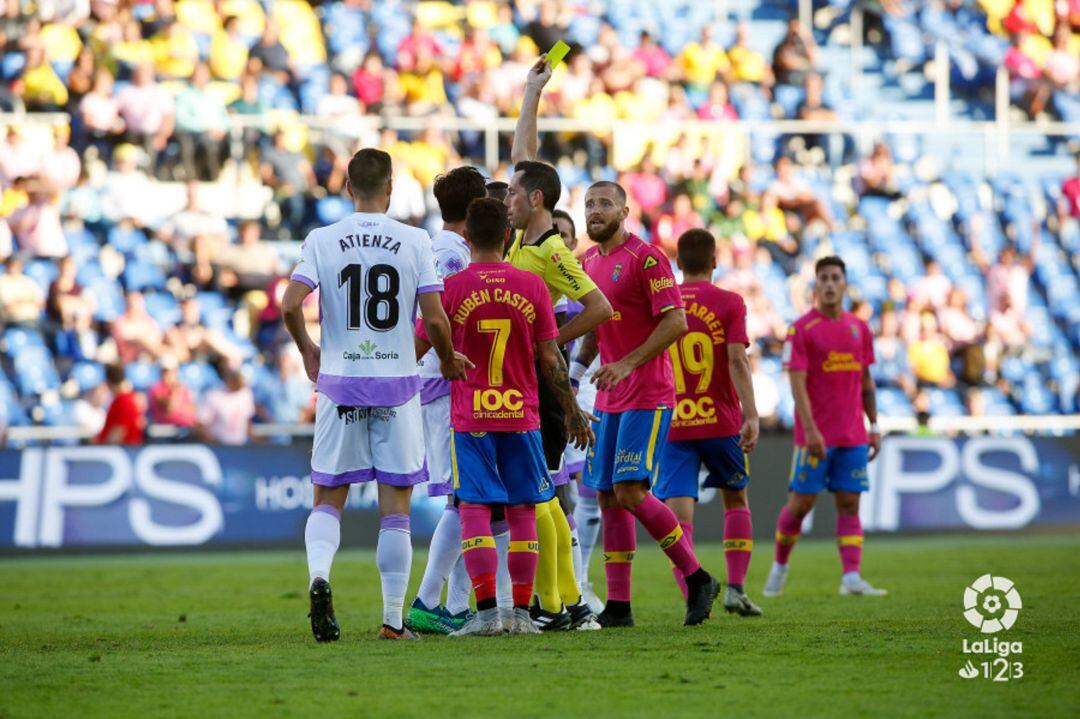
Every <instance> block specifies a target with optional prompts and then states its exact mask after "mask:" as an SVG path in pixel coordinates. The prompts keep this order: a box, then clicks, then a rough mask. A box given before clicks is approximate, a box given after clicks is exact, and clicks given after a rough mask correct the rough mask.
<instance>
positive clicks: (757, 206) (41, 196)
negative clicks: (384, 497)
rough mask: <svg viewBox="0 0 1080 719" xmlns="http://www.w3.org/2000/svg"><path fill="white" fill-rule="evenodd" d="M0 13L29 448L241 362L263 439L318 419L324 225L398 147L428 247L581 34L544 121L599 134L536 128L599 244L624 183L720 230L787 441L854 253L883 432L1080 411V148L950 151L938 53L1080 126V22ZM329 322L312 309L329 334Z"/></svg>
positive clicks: (657, 8)
mask: <svg viewBox="0 0 1080 719" xmlns="http://www.w3.org/2000/svg"><path fill="white" fill-rule="evenodd" d="M0 5H2V6H3V7H4V10H5V12H4V13H2V16H0V47H2V48H3V61H2V63H0V111H8V113H9V114H6V115H0V126H5V128H6V129H5V130H4V131H3V133H0V134H2V135H3V139H2V141H0V189H2V197H0V255H2V256H5V257H7V260H6V261H5V266H4V274H3V276H0V321H2V322H3V327H4V329H3V331H2V335H0V345H2V346H0V351H2V369H3V373H2V376H0V402H3V403H4V405H5V406H6V410H5V412H4V413H3V414H4V415H5V416H6V419H7V422H8V424H9V425H11V426H25V425H32V424H41V425H50V426H60V425H72V424H78V425H80V426H82V427H83V428H84V430H85V431H86V432H88V433H92V432H93V431H94V428H95V426H100V422H101V418H102V406H103V404H104V403H105V402H106V400H105V392H104V389H103V387H102V380H103V372H102V366H103V364H105V363H108V362H111V361H115V360H120V361H123V362H124V363H125V364H127V366H128V378H129V380H130V381H131V383H132V384H133V385H134V387H135V388H136V389H137V390H139V391H140V392H150V391H151V388H153V387H155V386H156V385H157V384H158V383H159V381H161V377H162V366H163V365H164V366H172V365H174V364H175V365H176V366H177V367H178V373H177V378H178V379H177V380H176V381H177V382H179V383H181V384H182V385H183V386H184V387H186V388H187V389H188V390H189V391H190V392H191V393H192V394H193V395H194V396H195V398H196V400H197V399H198V398H199V397H200V396H202V395H203V394H204V393H205V392H206V391H208V390H210V389H213V388H216V387H218V386H220V384H221V381H220V378H219V376H218V372H217V370H216V369H215V365H217V366H218V367H219V368H220V367H221V366H222V365H221V363H224V364H225V365H227V366H230V367H233V368H240V369H241V370H242V373H243V374H244V376H245V379H246V382H247V384H248V385H250V386H251V387H252V389H253V392H254V395H255V398H256V402H257V404H258V405H259V411H258V415H257V416H258V421H265V422H275V423H294V422H297V421H300V420H301V419H303V418H306V417H309V416H310V406H307V405H304V403H302V402H297V401H295V398H296V397H297V394H298V392H297V389H296V387H297V383H301V382H305V381H306V380H305V378H304V376H303V371H302V368H301V367H300V366H299V365H298V363H297V362H296V361H295V358H287V359H285V358H286V357H287V353H283V352H282V351H281V349H280V348H281V345H282V343H283V341H284V340H285V338H286V337H285V334H284V331H283V328H282V326H281V318H280V313H279V311H278V304H279V302H280V298H281V294H282V292H283V289H284V284H285V282H284V280H283V279H282V278H283V277H285V276H287V272H288V269H289V266H290V265H291V263H292V262H293V261H295V259H296V257H297V253H298V248H299V242H298V240H300V239H302V237H303V235H304V234H305V232H306V231H307V230H308V229H310V228H311V227H313V226H315V225H318V224H325V223H329V222H333V221H335V220H336V219H338V218H340V217H342V216H343V215H344V214H346V213H348V212H350V211H351V204H350V202H349V201H348V200H347V198H345V197H344V196H343V193H344V189H343V185H344V166H345V162H346V161H347V159H348V157H349V156H350V154H351V151H352V150H353V149H354V148H355V147H357V146H363V145H379V146H381V147H384V148H385V149H388V150H389V151H390V152H391V154H392V155H393V156H394V158H395V161H396V173H397V174H396V177H395V197H394V198H393V200H392V203H391V214H392V215H394V216H396V217H398V218H400V219H403V220H406V221H411V222H415V223H417V224H420V225H423V226H425V227H428V228H429V229H430V228H437V223H438V219H437V212H436V211H435V210H436V208H435V204H434V199H433V197H432V196H431V192H430V186H431V182H432V180H433V179H434V177H435V176H436V175H437V174H438V173H440V172H442V171H444V170H445V169H447V168H449V167H452V166H454V165H455V164H458V163H461V162H471V163H475V164H477V165H483V164H484V162H485V158H487V159H490V158H491V157H492V156H493V154H492V153H493V150H494V157H495V158H496V160H497V161H498V162H499V163H505V161H506V159H507V157H508V149H509V145H508V143H509V136H508V134H506V133H505V132H503V133H502V134H496V135H492V134H490V133H486V132H484V131H483V126H484V125H485V124H490V123H492V122H495V121H497V120H499V118H508V117H512V116H513V114H514V113H515V112H516V109H517V106H518V102H519V92H520V88H521V84H522V81H523V78H524V76H525V72H526V70H527V68H528V66H529V64H530V63H531V62H532V61H533V59H534V58H535V57H536V56H537V55H538V54H539V53H540V52H541V51H542V50H544V49H546V48H547V47H549V46H550V45H551V44H553V42H554V41H555V40H556V39H559V38H562V37H565V38H567V39H568V40H569V41H572V42H573V43H574V46H575V52H574V54H573V55H572V56H571V57H570V59H569V61H568V66H567V69H566V70H560V71H559V73H558V74H557V75H556V77H555V79H554V80H553V81H552V85H551V87H550V88H549V92H548V95H547V96H546V97H545V102H544V106H543V108H542V113H543V115H544V116H545V117H550V118H568V119H569V120H570V121H572V122H573V123H576V125H574V126H573V127H570V126H568V127H566V128H561V129H560V130H559V131H552V132H545V133H544V134H543V138H542V147H541V155H542V156H543V157H545V158H547V159H550V160H553V161H555V162H556V164H557V167H558V169H559V171H560V174H561V176H562V179H563V182H564V184H565V185H566V187H567V189H568V192H566V193H565V195H564V201H563V204H564V206H565V207H566V209H567V210H568V211H569V212H570V213H571V214H572V215H573V216H574V217H575V218H577V219H578V226H579V227H580V226H583V224H584V223H583V222H581V217H582V215H583V207H582V202H583V193H584V187H585V186H586V185H587V183H588V182H589V180H590V179H591V178H600V177H606V178H612V179H618V180H619V181H620V182H622V183H623V184H624V186H625V187H626V188H627V189H628V191H629V192H630V195H631V197H632V203H631V218H630V225H631V227H632V228H633V229H634V231H635V232H637V233H638V234H639V235H641V236H642V237H643V238H644V239H646V240H647V241H649V242H652V243H654V244H656V245H657V246H659V247H661V248H663V249H664V250H665V251H666V252H668V254H669V255H671V254H672V250H673V247H674V241H675V239H676V238H677V237H678V235H679V233H680V232H681V231H682V230H684V229H687V228H688V227H692V226H698V225H704V226H707V227H710V228H712V229H713V230H714V231H715V232H717V233H718V236H719V237H722V238H723V243H722V249H721V263H720V268H719V270H718V274H717V278H716V279H717V282H718V283H719V284H721V285H723V286H725V287H728V288H731V289H735V290H737V291H739V292H741V293H742V294H743V295H744V297H746V299H747V303H748V305H749V307H750V314H751V317H750V324H751V327H750V332H751V335H752V337H753V338H754V340H755V352H757V354H758V358H757V360H756V363H755V367H757V372H758V373H759V376H757V377H755V382H756V383H764V385H763V386H768V385H771V386H773V387H775V389H776V390H778V391H777V393H776V394H777V395H778V399H777V401H776V407H775V417H773V418H772V420H773V422H775V423H779V424H782V425H790V424H791V423H792V421H793V414H792V413H793V404H792V402H791V399H790V394H789V392H788V391H787V389H786V382H784V381H783V378H782V376H781V371H780V366H779V362H778V361H777V357H778V356H779V350H780V346H781V343H782V339H783V336H784V332H785V331H786V323H787V322H789V321H791V320H792V319H794V318H795V317H796V316H798V315H799V314H800V313H801V312H803V311H804V310H805V309H806V308H807V307H808V302H809V295H808V282H809V280H810V279H811V275H812V273H811V272H810V267H811V265H812V261H813V258H814V257H816V256H819V255H821V254H822V253H825V252H831V251H836V252H838V253H839V254H841V255H842V256H843V257H844V258H845V260H846V261H847V262H848V267H849V272H850V279H851V284H852V286H853V287H854V288H856V290H857V293H858V295H857V297H856V298H855V299H856V311H857V312H859V313H860V314H862V315H863V316H865V317H866V318H867V319H868V320H869V321H870V322H871V324H872V325H873V326H874V328H875V331H876V332H877V333H878V338H877V350H878V357H879V363H878V364H877V365H876V367H875V370H874V371H875V373H876V379H877V380H878V382H879V384H880V386H881V387H882V391H881V399H880V401H881V406H882V411H883V413H884V414H886V415H892V416H899V417H906V416H916V415H919V414H927V413H928V414H933V415H935V416H953V415H960V414H966V415H974V416H981V415H988V416H1005V415H1013V414H1036V415H1045V414H1058V413H1062V414H1072V413H1076V412H1078V411H1080V404H1078V387H1080V362H1078V360H1077V355H1078V350H1080V224H1078V222H1080V163H1077V164H1075V169H1073V167H1074V164H1073V161H1072V160H1070V153H1073V154H1075V153H1076V152H1077V143H1078V142H1080V129H1078V127H1077V126H1076V125H1075V124H1073V125H1068V124H1066V125H1065V128H1066V129H1065V130H1064V131H1060V132H1048V133H1040V132H1032V133H1029V134H1020V133H1012V134H1009V135H1008V138H1007V140H1008V145H1007V147H998V146H997V144H996V143H998V142H1004V140H1002V139H1001V138H991V139H990V140H988V139H987V138H986V137H985V136H984V135H983V134H982V133H979V134H972V133H964V132H960V131H950V130H949V128H948V127H942V128H940V130H941V131H940V132H937V131H929V130H930V129H931V128H932V127H933V125H934V123H936V122H939V121H940V120H941V119H942V118H941V114H940V113H941V112H942V111H943V108H942V105H941V102H940V98H938V97H937V96H936V95H935V93H936V92H937V87H936V85H935V83H936V82H937V81H939V80H941V79H942V78H941V77H940V75H941V71H940V69H941V67H942V65H941V63H942V62H943V60H944V58H946V57H947V58H948V61H947V62H948V71H949V72H948V78H947V79H948V81H949V86H950V95H949V96H948V98H947V99H948V103H947V105H946V106H945V107H944V111H945V112H946V113H947V117H948V119H949V120H950V121H984V120H994V119H995V118H997V119H998V120H1000V119H1002V118H998V117H997V116H996V115H995V113H996V112H997V110H998V109H999V108H997V106H996V105H995V91H996V89H997V88H998V85H1000V84H1001V83H1002V81H1003V80H1004V82H1005V83H1006V86H1007V89H1008V99H1009V100H1010V102H1011V103H1012V107H1011V108H1009V109H1008V114H1009V118H1008V119H1009V120H1010V121H1011V122H1014V123H1015V122H1019V121H1026V120H1027V119H1028V118H1032V119H1037V120H1040V121H1044V122H1051V124H1052V123H1053V122H1054V121H1058V122H1060V123H1076V122H1078V121H1080V69H1078V67H1077V64H1078V61H1077V57H1080V34H1078V31H1080V10H1078V8H1077V4H1076V3H1075V2H1071V3H1057V4H1056V5H1055V3H1053V2H1049V1H1039V0H1019V1H1016V2H1013V1H1012V0H983V1H982V2H978V3H974V2H959V1H956V0H949V1H947V2H946V1H935V2H927V3H914V2H909V1H907V0H889V1H883V2H853V1H852V0H829V2H820V1H819V2H814V3H796V2H781V1H771V2H747V1H745V0H728V2H723V3H712V2H692V1H691V0H670V1H668V2H663V3H656V2H651V1H648V0H599V1H593V2H585V1H584V0H582V1H580V2H575V1H573V0H564V1H562V2H543V3H538V2H535V1H533V0H518V1H517V2H510V3H503V2H495V1H493V0H470V1H469V2H460V3H453V2H441V1H425V2H418V3H411V2H372V1H371V0H346V1H344V2H322V3H307V2H297V1H294V0H276V1H271V0H264V1H262V2H259V1H257V0H216V1H215V2H208V1H200V0H178V1H176V2H172V1H169V0H157V1H156V2H139V1H127V0H126V1H121V2H93V3H89V2H70V3H37V4H34V3H29V2H21V1H20V0H4V2H2V3H0ZM35 5H38V6H40V9H36V10H34V9H32V8H33V7H34V6H35ZM800 5H808V6H810V7H811V9H812V10H813V11H814V12H813V14H812V18H813V21H812V23H810V25H807V24H804V23H802V22H800V21H799V19H798V10H799V6H800ZM1055 7H1059V8H1062V9H1063V15H1062V16H1061V17H1055V15H1054V8H1055ZM700 28H704V30H701V29H700ZM860 28H861V32H860V31H859V30H860ZM999 68H1004V72H1005V73H1007V74H1006V76H1005V77H1004V78H1002V76H1001V74H1000V72H999ZM24 111H28V113H27V114H23V113H24ZM699 120H700V121H705V122H706V123H707V124H703V123H698V122H697V121H699ZM778 120H779V121H784V120H798V121H804V122H812V123H821V124H824V125H829V124H834V125H835V124H836V123H839V125H836V127H837V128H839V129H821V128H812V130H813V131H808V130H806V129H801V128H805V127H809V126H806V125H783V124H780V125H777V124H770V122H771V121H778ZM898 120H899V121H906V122H909V123H912V126H919V123H922V126H923V127H924V129H923V130H921V131H918V132H912V131H907V130H905V129H903V128H900V127H895V126H893V125H889V124H888V123H895V121H898ZM627 121H630V123H631V124H630V125H626V124H625V123H626V122H627ZM748 121H757V122H762V123H763V124H762V126H761V127H757V128H748V127H747V126H746V125H745V124H743V123H745V122H748ZM766 121H770V122H766ZM455 122H460V123H463V124H462V125H461V126H460V127H459V125H456V124H454V123H455ZM620 123H623V126H622V129H620ZM633 123H638V125H636V126H635V125H633ZM641 123H648V124H650V125H653V126H654V127H652V128H650V129H648V130H642V129H640V124H641ZM680 123H682V124H680ZM882 123H886V124H882ZM657 125H658V126H660V131H657V128H656V127H655V126H657ZM665 126H666V127H668V131H663V128H664V127H665ZM392 127H398V128H401V129H391V128H392ZM511 127H512V125H511ZM574 128H576V130H575V129H574ZM582 128H588V129H589V131H588V132H582V131H581V129H582ZM609 128H610V129H609ZM773 128H783V129H782V130H778V129H773ZM792 128H794V129H792ZM890 128H891V129H890ZM492 138H494V139H495V140H496V143H495V144H494V148H493V147H492V142H491V140H492ZM1070 143H1071V144H1070ZM487 169H488V170H489V171H491V172H492V173H493V174H500V175H505V174H506V167H505V164H499V166H494V164H492V166H490V167H488V168H487ZM587 244H588V243H587V241H586V242H583V243H582V248H581V249H582V250H583V249H584V246H585V245H587ZM64 257H70V258H71V261H70V262H69V267H68V268H67V269H64V268H63V267H62V265H63V264H64V263H63V262H62V261H61V258H64ZM317 316H318V305H317V300H315V301H313V302H312V304H311V307H310V319H311V324H312V332H313V334H314V332H316V331H317Z"/></svg>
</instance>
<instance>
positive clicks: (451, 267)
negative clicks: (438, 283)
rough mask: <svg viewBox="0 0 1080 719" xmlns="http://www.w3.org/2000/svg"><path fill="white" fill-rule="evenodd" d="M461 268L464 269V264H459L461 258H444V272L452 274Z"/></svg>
mask: <svg viewBox="0 0 1080 719" xmlns="http://www.w3.org/2000/svg"><path fill="white" fill-rule="evenodd" d="M463 269H465V266H464V265H463V264H461V260H460V259H459V258H457V257H451V258H449V259H447V260H446V268H445V270H446V272H447V273H448V274H454V273H456V272H461V271H462V270H463Z"/></svg>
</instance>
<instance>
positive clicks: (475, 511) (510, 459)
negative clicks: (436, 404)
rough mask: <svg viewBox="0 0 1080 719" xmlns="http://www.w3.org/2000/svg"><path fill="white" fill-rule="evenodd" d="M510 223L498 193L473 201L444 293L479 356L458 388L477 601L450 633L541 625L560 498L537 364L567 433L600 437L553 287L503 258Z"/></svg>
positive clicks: (584, 438)
mask: <svg viewBox="0 0 1080 719" xmlns="http://www.w3.org/2000/svg"><path fill="white" fill-rule="evenodd" d="M505 228H506V209H505V207H504V206H503V205H502V204H500V203H499V202H498V201H497V200H493V199H487V198H485V199H479V200H474V201H473V203H472V204H471V205H469V211H468V216H467V218H466V229H465V231H466V237H467V238H468V240H469V242H470V245H471V253H472V264H470V265H469V267H468V269H466V270H464V271H462V272H459V273H458V274H456V275H454V276H452V277H450V278H448V279H447V281H446V293H445V295H444V296H443V305H444V307H445V309H446V312H447V313H448V315H449V316H450V317H451V327H452V332H453V342H454V347H456V348H460V349H461V350H462V351H465V352H471V353H473V354H474V355H476V357H477V362H476V364H477V366H476V367H475V368H474V369H471V370H470V371H469V372H468V373H467V376H466V378H465V381H464V382H460V383H455V384H454V385H453V386H452V387H451V390H450V393H451V394H450V396H451V405H452V410H451V425H452V431H451V435H450V438H451V439H450V448H451V450H450V451H451V467H452V472H453V478H454V491H455V493H456V495H457V497H458V499H459V500H460V512H461V525H462V535H461V548H462V552H463V554H464V558H465V567H466V569H467V570H468V572H469V577H470V578H471V579H472V586H473V591H474V592H475V594H476V607H477V613H476V615H474V616H473V617H472V618H471V619H470V620H469V622H468V623H467V624H465V626H464V627H462V628H461V629H459V630H458V631H456V632H454V633H453V634H452V635H451V636H470V635H494V634H500V633H502V632H503V631H504V630H505V631H509V632H510V633H511V634H538V633H539V632H540V630H539V629H537V628H536V627H535V626H534V624H533V622H532V619H531V618H530V616H529V600H530V599H531V597H532V591H533V581H534V576H535V573H536V565H537V553H538V545H537V534H536V505H537V504H541V503H543V502H546V501H549V500H550V499H551V497H552V495H553V494H554V486H553V485H552V483H551V479H550V477H549V476H548V471H547V466H546V462H545V460H544V452H543V445H542V441H541V438H540V431H539V430H540V417H539V414H538V413H537V403H538V401H537V379H536V369H535V365H536V363H538V364H539V367H540V371H541V372H542V373H543V375H544V376H545V377H546V378H547V380H548V382H549V384H550V386H551V388H552V390H553V392H554V393H555V395H556V397H557V399H558V401H559V403H560V404H561V405H562V407H563V409H564V412H565V423H566V426H565V429H566V432H567V434H568V435H569V436H570V437H571V438H572V439H573V440H574V442H575V443H576V444H578V445H579V446H582V447H585V446H588V445H589V444H590V443H591V442H592V432H591V430H590V429H589V424H588V419H587V418H586V416H585V415H584V414H583V413H582V412H581V411H580V410H578V408H577V404H576V402H575V400H574V396H573V392H572V391H571V389H570V378H569V376H568V375H567V371H566V364H565V362H564V361H563V357H562V354H561V353H560V352H559V350H558V347H557V345H556V343H555V338H556V337H557V336H558V329H557V328H556V326H555V314H554V312H553V310H552V306H551V299H550V296H549V294H548V292H547V288H546V287H545V286H544V283H543V281H542V280H541V279H540V278H539V277H537V276H536V275H533V274H530V273H528V272H524V271H522V270H519V269H516V268H514V267H512V266H511V265H510V264H508V263H506V262H504V261H503V259H502V242H503V238H504V237H505ZM418 336H419V338H420V339H421V340H426V338H427V334H426V329H425V328H423V327H421V328H419V329H418ZM497 505H498V506H505V508H506V510H505V511H506V520H507V522H508V523H509V525H510V553H509V561H508V563H509V566H510V577H511V582H512V585H513V596H514V612H513V615H512V617H511V618H510V621H509V625H508V626H504V622H503V620H502V618H501V617H500V614H499V612H498V610H497V604H496V598H495V581H496V580H495V573H496V565H497V562H498V560H497V557H496V552H495V539H494V536H493V533H492V526H491V512H492V508H493V506H497Z"/></svg>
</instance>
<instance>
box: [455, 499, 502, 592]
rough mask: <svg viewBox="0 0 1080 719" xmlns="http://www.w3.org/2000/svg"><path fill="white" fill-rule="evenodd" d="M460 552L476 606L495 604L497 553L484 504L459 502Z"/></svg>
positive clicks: (488, 511)
mask: <svg viewBox="0 0 1080 719" xmlns="http://www.w3.org/2000/svg"><path fill="white" fill-rule="evenodd" d="M460 514H461V551H462V553H463V555H464V559H465V570H466V571H467V572H468V573H469V579H471V580H472V585H473V591H474V592H475V593H476V606H477V608H478V609H488V608H489V607H494V606H495V572H496V570H497V569H498V566H499V556H498V553H497V552H496V551H495V537H493V536H492V534H491V508H490V507H488V506H487V505H484V504H468V503H466V502H462V503H461V507H460Z"/></svg>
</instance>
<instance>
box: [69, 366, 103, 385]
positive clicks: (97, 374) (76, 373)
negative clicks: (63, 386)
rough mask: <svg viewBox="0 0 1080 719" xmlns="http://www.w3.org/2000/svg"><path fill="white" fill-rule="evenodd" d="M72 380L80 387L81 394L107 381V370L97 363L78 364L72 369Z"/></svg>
mask: <svg viewBox="0 0 1080 719" xmlns="http://www.w3.org/2000/svg"><path fill="white" fill-rule="evenodd" d="M71 379H73V380H75V384H77V385H78V386H79V392H86V391H88V390H90V389H93V388H94V387H97V386H98V385H100V384H101V383H102V382H104V381H105V368H104V367H102V366H101V365H100V364H98V363H97V362H88V361H83V362H76V363H75V365H74V366H73V367H72V368H71Z"/></svg>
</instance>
